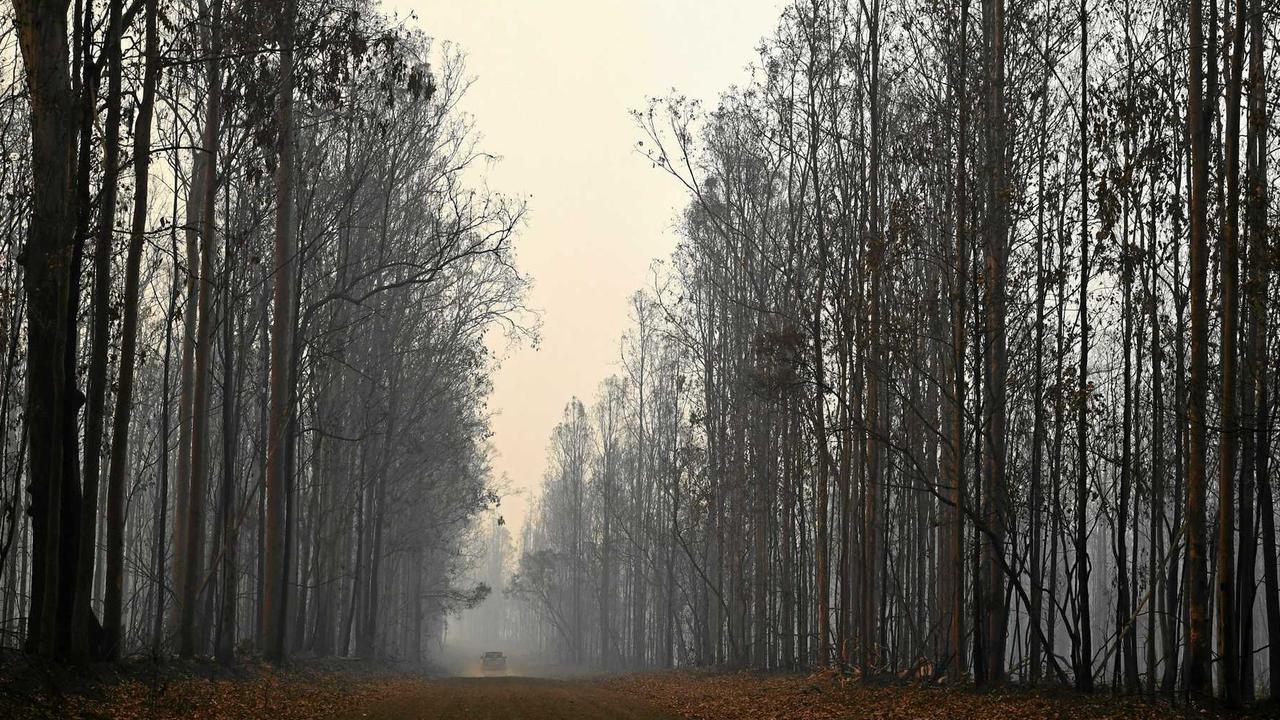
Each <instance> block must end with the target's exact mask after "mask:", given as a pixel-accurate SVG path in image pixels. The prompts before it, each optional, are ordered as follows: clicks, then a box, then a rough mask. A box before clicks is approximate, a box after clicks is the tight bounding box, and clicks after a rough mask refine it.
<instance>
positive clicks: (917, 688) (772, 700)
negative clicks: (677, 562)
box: [603, 672, 1216, 720]
mask: <svg viewBox="0 0 1280 720" xmlns="http://www.w3.org/2000/svg"><path fill="white" fill-rule="evenodd" d="M603 683H604V685H605V686H606V687H609V688H611V689H613V690H616V691H618V692H620V693H627V694H632V695H636V696H639V697H642V698H644V699H646V700H648V701H649V702H652V703H654V704H656V705H659V706H661V707H665V708H667V709H669V710H672V711H674V712H676V713H679V714H680V715H682V716H684V717H686V718H690V719H691V720H729V719H731V718H732V719H733V720H772V719H775V718H776V719H778V720H784V719H785V720H825V719H827V718H831V719H835V718H839V719H840V720H926V719H933V718H946V719H947V720H1006V719H1008V720H1014V719H1015V718H1016V719H1019V720H1021V719H1025V720H1040V719H1041V718H1044V719H1046V720H1048V719H1050V718H1052V719H1053V720H1103V719H1106V720H1166V719H1168V720H1172V719H1173V718H1188V717H1196V718H1208V717H1216V716H1213V715H1210V714H1209V713H1205V712H1202V711H1198V710H1190V709H1187V708H1175V707H1172V706H1170V705H1169V704H1167V703H1157V702H1153V701H1151V700H1148V699H1146V698H1139V697H1123V696H1115V695H1111V694H1109V693H1106V692H1099V693H1096V694H1093V695H1081V694H1077V693H1070V692H1065V691H1036V690H1026V689H1020V688H1010V689H1005V690H991V691H979V690H974V689H972V688H942V687H937V686H923V685H906V684H894V685H874V684H870V685H868V684H864V683H861V682H858V681H841V679H839V678H838V677H833V676H831V675H829V674H822V675H810V676H803V675H760V674H753V673H738V674H720V675H708V674H695V673H681V672H668V673H649V674H638V675H623V676H619V677H616V678H610V679H608V680H605V681H603Z"/></svg>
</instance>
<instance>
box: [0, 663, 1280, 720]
mask: <svg viewBox="0 0 1280 720" xmlns="http://www.w3.org/2000/svg"><path fill="white" fill-rule="evenodd" d="M1219 717H1220V718H1229V717H1238V716H1232V715H1221V714H1215V713H1212V712H1210V711H1206V710H1202V709H1189V708H1186V707H1174V706H1171V705H1169V704H1167V703H1163V702H1152V701H1150V700H1147V699H1143V698H1136V697H1117V696H1114V695H1111V694H1109V693H1105V692H1101V693H1097V694H1094V695H1089V696H1085V695H1079V694H1075V693H1070V692H1064V691H1032V690H1026V689H1018V688H1011V689H1006V690H993V691H977V690H974V689H972V688H943V687H936V686H929V687H926V686H921V685H915V684H911V685H908V684H891V685H876V684H864V683H861V682H856V681H846V680H842V679H840V678H839V677H836V676H832V675H826V674H823V675H799V674H792V675H780V674H771V675H760V674H752V673H710V672H657V673H639V674H625V675H610V676H583V677H571V678H564V679H547V678H528V677H474V678H437V677H430V676H424V675H422V674H421V673H406V672H399V671H395V670H392V669H387V668H379V667H376V666H366V665H364V664H356V663H352V664H341V663H327V664H323V665H311V666H301V667H296V668H293V669H290V670H288V671H278V670H274V669H271V668H269V667H267V666H263V665H256V664H253V665H250V664H246V665H241V666H237V667H236V668H234V669H232V670H222V669H219V668H217V667H216V666H214V665H211V664H202V663H193V664H186V665H173V664H171V665H165V666H157V665H155V664H153V663H142V662H139V663H126V664H123V665H118V666H104V667H95V668H90V669H87V670H82V671H67V670H50V669H47V668H45V669H41V668H32V667H30V666H27V667H25V668H22V669H21V670H17V671H15V670H14V666H12V665H10V666H8V667H3V666H0V718H6V719H7V718H12V719H13V720H44V719H46V718H67V719H69V720H232V719H235V720H249V719H256V718H264V719H265V720H310V719H312V718H332V719H333V720H454V719H461V718H467V719H469V720H472V719H473V720H508V719H512V720H515V719H522V720H680V719H681V718H686V719H691V720H738V719H742V720H755V719H761V720H763V719H765V718H768V719H791V718H794V719H795V720H818V719H835V718H840V719H849V720H861V719H864V718H865V719H867V720H871V719H875V720H888V719H891V718H893V719H902V720H907V719H911V720H923V719H926V718H947V719H952V718H954V719H956V720H965V719H972V720H979V719H981V720H997V719H998V720H1004V719H1005V718H1009V719H1015V718H1026V719H1028V720H1038V719H1041V718H1059V719H1062V720H1077V719H1079V720H1084V719H1086V718H1096V719H1099V720H1102V719H1115V720H1165V719H1170V720H1171V719H1173V718H1219ZM1245 717H1259V718H1261V717H1280V714H1278V713H1276V712H1275V710H1274V709H1271V710H1266V709H1259V710H1256V711H1254V712H1253V713H1251V714H1250V715H1247V716H1245Z"/></svg>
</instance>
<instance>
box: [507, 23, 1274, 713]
mask: <svg viewBox="0 0 1280 720" xmlns="http://www.w3.org/2000/svg"><path fill="white" fill-rule="evenodd" d="M1278 20H1280V15H1277V9H1276V7H1275V5H1274V4H1273V3H1268V2H1264V1H1263V0H1227V1H1225V2H1223V3H1216V4H1215V3H1203V2H1201V1H1200V0H1190V2H1132V1H1131V0H1091V1H1088V2H1084V1H1080V2H1077V1H1076V0H1065V1H1064V0H982V2H981V3H980V4H979V3H970V2H969V0H948V1H947V2H933V1H926V0H867V1H866V2H861V3H847V2H842V1H840V0H797V1H796V2H794V3H791V4H789V5H788V7H787V8H786V9H785V11H784V13H783V15H782V17H781V19H780V21H779V23H778V26H777V29H776V31H775V32H774V33H772V35H771V36H770V37H769V38H768V39H767V40H766V41H765V43H764V44H763V46H762V49H761V53H760V56H759V59H758V61H757V62H756V63H754V64H753V66H752V69H751V72H750V76H749V77H748V78H747V79H746V80H745V81H744V82H743V84H742V85H740V86H738V87H735V88H733V89H731V90H729V91H728V92H726V93H725V94H723V95H722V96H721V98H720V99H719V101H718V103H717V104H716V105H715V106H714V107H713V108H711V109H710V110H705V109H704V108H703V107H702V106H700V105H699V103H697V102H696V101H693V100H690V99H688V98H684V97H680V96H673V97H669V98H665V99H660V100H656V101H654V102H652V103H651V104H650V105H649V106H648V107H646V108H644V109H643V110H641V111H639V112H637V113H636V114H635V117H636V121H637V125H638V127H639V129H640V131H641V133H642V136H643V139H642V141H641V142H640V143H639V145H638V147H639V149H640V151H641V152H642V153H644V154H645V155H646V156H647V158H648V159H649V160H650V161H651V162H652V163H653V165H654V166H655V167H656V168H658V169H659V170H661V171H664V172H665V173H667V174H669V175H670V176H671V177H672V178H673V179H674V181H676V182H679V183H681V184H682V185H683V187H684V188H685V189H687V191H688V196H689V203H688V206H687V207H686V208H685V209H684V211H683V212H682V214H681V215H680V221H679V231H680V237H681V240H680V243H679V245H678V249H677V250H676V251H675V253H674V255H673V256H672V258H671V259H670V260H669V261H667V262H663V263H660V264H659V265H657V266H655V272H654V281H653V283H652V287H651V288H649V289H648V290H646V291H644V292H642V293H640V294H638V295H636V297H635V299H634V302H633V323H632V327H631V329H630V330H629V331H628V332H627V334H626V336H625V337H624V339H623V344H622V357H621V360H620V371H619V374H618V375H617V376H616V377H612V378H609V379H607V380H606V381H605V382H604V383H603V384H602V385H601V386H600V390H599V391H598V393H597V394H596V396H595V398H594V399H592V400H591V401H590V402H589V403H584V402H582V401H579V400H576V399H575V400H573V401H572V402H570V403H569V405H568V406H567V408H566V410H565V415H564V418H563V420H562V422H561V423H560V425H559V426H558V427H557V428H556V430H555V432H554V433H553V435H552V437H551V440H550V446H549V459H548V469H547V475H546V479H545V483H544V491H543V495H542V498H541V501H540V506H539V509H538V512H537V513H535V516H534V518H533V520H532V521H531V523H530V526H529V527H528V528H527V529H526V532H525V535H524V537H523V557H522V560H521V563H520V566H519V568H518V570H517V572H516V574H515V576H514V578H513V580H512V583H511V585H512V589H513V590H514V591H516V592H517V593H520V594H522V595H523V596H525V597H526V598H527V599H528V600H529V603H530V607H531V608H532V609H533V610H535V611H536V615H537V616H538V617H540V618H541V620H542V622H541V623H540V626H539V627H531V628H528V630H527V631H528V633H530V634H531V636H532V637H534V638H535V639H537V640H538V641H539V642H541V643H543V644H544V645H545V646H546V647H548V648H550V649H554V650H556V651H558V652H559V653H561V654H562V655H563V656H564V657H566V658H568V659H573V660H578V661H594V662H598V663H600V664H603V665H606V666H610V667H615V666H623V665H626V666H632V667H639V666H655V665H656V666H669V665H673V664H676V665H689V664H699V665H711V664H722V663H723V664H729V665H734V666H751V667H757V668H791V667H796V666H813V665H817V666H839V667H842V668H846V669H848V670H850V671H853V672H856V673H861V674H862V675H864V676H871V675H888V674H897V675H899V676H904V677H905V676H912V677H931V678H946V679H949V680H951V681H956V680H957V679H960V678H966V677H968V678H972V680H974V681H976V682H978V683H979V684H989V683H999V682H1003V681H1008V680H1017V681H1026V682H1031V683H1035V682H1041V681H1048V682H1053V683H1060V684H1064V685H1074V686H1075V687H1077V688H1079V689H1082V690H1090V689H1092V688H1094V687H1095V686H1096V685H1098V684H1105V685H1109V686H1112V687H1115V688H1118V689H1123V690H1126V691H1130V692H1138V691H1145V692H1164V693H1174V692H1186V693H1189V694H1192V695H1194V696H1197V697H1200V698H1204V697H1206V696H1209V695H1211V694H1212V695H1216V696H1217V697H1218V698H1220V699H1221V700H1222V701H1223V702H1225V703H1227V704H1229V705H1234V704H1239V703H1241V702H1245V701H1247V700H1249V699H1251V698H1252V697H1253V696H1254V695H1255V693H1256V692H1257V691H1258V690H1259V689H1263V688H1269V689H1270V690H1271V691H1274V689H1276V688H1280V583H1278V581H1277V566H1276V561H1277V556H1276V540H1275V505H1274V502H1273V493H1272V488H1273V484H1272V483H1271V477H1272V472H1271V467H1272V461H1271V456H1272V451H1273V449H1274V447H1275V432H1274V427H1275V423H1274V422H1273V420H1272V415H1273V412H1272V409H1273V405H1274V402H1275V401H1274V398H1273V396H1274V394H1275V393H1273V392H1272V391H1271V389H1270V388H1271V381H1272V380H1273V379H1274V377H1275V368H1276V360H1277V357H1278V356H1277V354H1276V352H1277V351H1276V337H1275V333H1274V332H1273V331H1272V330H1271V328H1272V326H1273V324H1274V323H1272V318H1273V316H1274V314H1275V313H1276V311H1277V307H1280V306H1278V305H1277V302H1276V300H1277V296H1276V288H1275V284H1274V281H1273V277H1272V275H1273V273H1272V270H1273V266H1274V257H1275V254H1274V248H1275V244H1276V242H1277V235H1276V230H1275V228H1276V212H1275V205H1274V201H1273V200H1272V198H1274V197H1275V195H1276V192H1275V191H1276V186H1275V181H1274V179H1273V176H1274V173H1272V174H1269V170H1268V168H1269V167H1270V166H1271V165H1272V164H1273V160H1274V156H1275V150H1276V148H1277V124H1276V122H1275V97H1274V93H1269V92H1268V91H1269V90H1271V89H1274V88H1275V87H1277V63H1276V49H1277V46H1276V38H1275V32H1274V29H1275V27H1276V26H1277V21H1278Z"/></svg>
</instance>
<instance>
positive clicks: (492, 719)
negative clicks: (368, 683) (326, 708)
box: [349, 677, 677, 720]
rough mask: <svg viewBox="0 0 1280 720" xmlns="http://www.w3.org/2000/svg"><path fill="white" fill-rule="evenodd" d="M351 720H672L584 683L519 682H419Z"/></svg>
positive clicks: (625, 697) (664, 713)
mask: <svg viewBox="0 0 1280 720" xmlns="http://www.w3.org/2000/svg"><path fill="white" fill-rule="evenodd" d="M349 717H350V718H351V720H462V719H463V718H465V719H466V720H606V719H607V720H675V718H676V717H677V716H675V715H672V714H670V713H669V712H667V711H664V710H661V709H659V708H657V707H655V706H653V705H649V704H647V703H645V702H644V701H643V700H640V699H637V698H635V697H633V696H630V695H623V694H620V693H617V692H612V691H610V690H606V689H604V688H601V687H600V686H599V685H597V684H594V683H592V682H590V681H586V680H547V679H542V678H525V677H492V678H452V679H448V680H438V681H429V682H424V683H421V684H418V685H415V686H413V687H412V688H408V689H404V690H401V691H398V692H396V693H395V694H394V695H391V696H388V697H384V698H378V699H377V701H375V702H374V703H373V704H371V705H369V706H367V707H364V708H361V710H360V711H359V712H358V713H356V714H353V715H351V716H349Z"/></svg>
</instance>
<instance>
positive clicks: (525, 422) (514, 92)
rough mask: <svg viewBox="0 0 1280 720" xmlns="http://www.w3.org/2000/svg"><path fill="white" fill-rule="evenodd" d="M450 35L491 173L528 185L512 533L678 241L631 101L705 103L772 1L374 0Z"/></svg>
mask: <svg viewBox="0 0 1280 720" xmlns="http://www.w3.org/2000/svg"><path fill="white" fill-rule="evenodd" d="M384 5H385V7H387V8H388V9H389V10H392V11H395V12H397V13H399V14H402V15H403V14H405V13H406V12H407V11H409V10H412V11H413V12H414V13H416V15H417V18H418V20H417V22H418V24H419V25H420V26H421V27H422V29H423V30H425V31H426V32H427V33H428V34H429V35H431V36H433V37H435V38H437V39H439V40H449V41H452V42H454V43H457V44H458V45H460V46H461V47H462V48H463V49H464V50H465V51H466V53H467V56H468V67H469V70H470V72H471V74H472V75H474V76H475V77H476V83H475V84H474V85H473V86H472V88H471V91H470V94H469V96H468V98H467V100H466V102H465V103H464V104H463V109H464V110H465V111H467V112H469V113H471V114H472V115H474V116H475V120H476V125H477V127H478V129H479V131H480V132H481V133H482V135H483V141H482V143H481V146H482V149H484V150H485V151H487V152H491V153H495V154H497V155H499V156H501V158H502V159H501V161H500V162H499V163H498V164H497V165H496V166H495V167H493V168H492V169H491V170H490V172H489V185H490V187H491V188H493V189H494V190H497V191H499V192H503V193H506V194H511V195H523V196H526V197H527V198H528V200H529V209H530V212H529V215H528V220H527V226H526V227H525V228H524V230H523V231H522V232H521V233H520V236H519V238H518V240H517V245H516V257H517V261H518V263H519V267H520V268H521V270H522V271H523V272H524V273H525V274H526V275H527V276H529V277H530V278H531V279H532V281H533V289H532V292H531V295H530V297H529V299H528V301H529V305H530V306H531V307H533V308H536V309H538V310H539V311H541V314H542V342H541V346H540V347H539V348H538V349H537V350H534V349H533V348H530V347H522V348H518V349H516V350H514V351H513V352H512V353H511V354H509V355H508V356H507V357H506V359H505V361H504V362H503V364H502V367H501V369H500V370H499V372H498V374H497V376H496V377H495V379H494V382H495V388H494V395H493V398H492V399H491V407H492V409H494V410H496V411H497V417H495V418H494V422H493V430H494V438H493V443H494V446H495V448H496V450H497V457H496V458H495V459H494V469H495V471H496V472H497V474H499V475H506V476H507V478H508V480H509V483H510V488H511V490H513V491H515V493H516V494H515V495H514V496H512V495H509V496H507V497H506V498H504V500H503V504H502V513H503V515H504V516H505V517H506V519H507V521H508V522H509V523H510V524H511V525H512V528H511V529H512V531H513V535H514V536H515V537H519V534H518V533H519V529H520V527H521V526H522V524H523V520H524V517H525V514H526V513H527V508H528V502H529V500H530V498H531V496H533V495H534V494H536V492H537V488H538V487H539V485H540V483H541V478H542V474H543V469H544V467H545V464H546V458H545V455H546V447H547V441H548V437H549V435H550V433H551V430H552V428H553V427H554V426H555V424H556V422H557V421H558V420H559V419H560V415H561V412H562V411H563V409H564V405H565V403H567V402H568V401H569V399H570V397H572V396H574V395H577V396H578V397H580V398H582V399H583V401H584V402H589V401H590V398H591V397H592V396H593V395H594V393H595V390H596V387H597V385H598V384H599V382H600V381H601V380H602V379H603V378H604V377H605V376H607V375H609V374H610V373H612V372H614V371H615V370H616V367H617V359H618V348H619V338H620V336H621V334H622V332H623V330H624V329H625V328H626V326H627V308H628V305H627V301H628V298H629V297H630V295H631V294H632V293H633V292H635V291H636V290H637V289H640V288H641V287H643V286H645V284H646V282H647V280H648V278H649V268H650V263H651V261H652V260H654V259H655V258H665V257H667V256H668V255H669V254H670V252H671V250H672V248H673V247H674V245H675V242H676V238H675V235H674V233H673V231H672V222H673V219H674V218H675V215H676V211H677V209H678V208H679V206H681V205H682V204H683V195H682V192H681V190H680V188H679V186H678V184H677V183H676V182H675V181H674V180H672V179H671V178H669V177H667V176H666V175H665V174H664V173H663V172H662V171H660V170H655V169H653V168H652V166H651V165H650V164H649V163H648V162H647V161H646V160H645V159H644V158H643V157H641V156H640V155H639V154H637V153H636V151H635V143H636V141H637V140H639V139H641V136H640V132H639V130H638V129H637V128H636V127H635V126H634V124H633V121H632V119H631V117H630V115H629V114H628V112H629V111H630V110H632V109H639V108H641V107H643V106H644V105H645V103H646V99H647V98H649V97H652V96H661V95H665V94H667V93H669V92H670V91H671V90H672V89H675V90H678V91H679V92H681V93H682V94H685V95H687V96H689V97H693V98H699V99H701V100H703V101H704V102H705V103H707V104H708V105H710V104H712V103H714V101H715V99H716V97H717V96H718V95H719V93H720V92H722V91H723V90H725V89H727V88H728V87H729V86H730V85H733V84H735V83H741V82H743V81H744V80H745V78H746V71H745V68H746V66H747V65H748V64H749V63H750V62H751V61H752V60H753V59H754V57H755V48H756V46H757V45H758V44H759V41H760V39H761V38H762V37H764V36H766V35H768V34H769V32H770V31H771V30H772V29H773V27H774V24H775V22H776V21H777V18H778V15H779V14H780V12H781V7H782V0H384Z"/></svg>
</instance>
